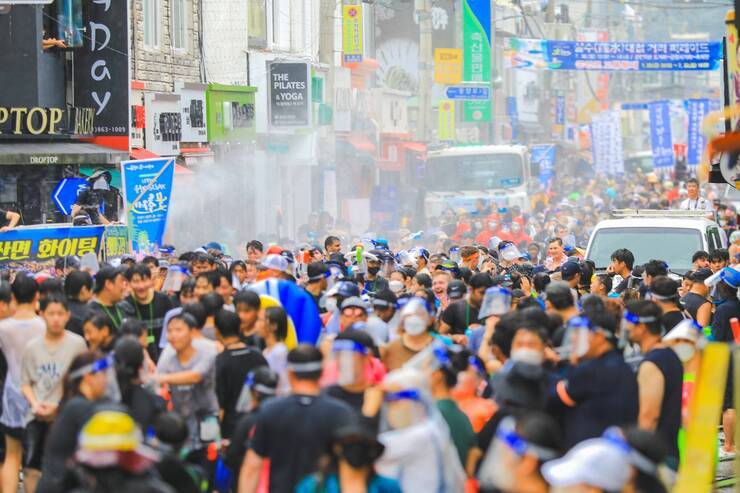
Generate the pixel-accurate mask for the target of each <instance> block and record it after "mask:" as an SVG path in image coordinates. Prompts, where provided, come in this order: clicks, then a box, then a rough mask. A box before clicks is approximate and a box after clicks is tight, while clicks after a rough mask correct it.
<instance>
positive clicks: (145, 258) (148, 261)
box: [141, 255, 159, 267]
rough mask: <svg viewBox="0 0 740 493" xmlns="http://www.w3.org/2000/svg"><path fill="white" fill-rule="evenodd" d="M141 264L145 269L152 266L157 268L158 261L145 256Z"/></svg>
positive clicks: (152, 257) (155, 258) (153, 257)
mask: <svg viewBox="0 0 740 493" xmlns="http://www.w3.org/2000/svg"><path fill="white" fill-rule="evenodd" d="M141 263H142V264H144V265H146V266H147V267H149V266H150V265H152V264H154V265H156V266H159V260H158V259H157V257H155V256H154V255H147V256H146V257H144V258H143V259H142V260H141Z"/></svg>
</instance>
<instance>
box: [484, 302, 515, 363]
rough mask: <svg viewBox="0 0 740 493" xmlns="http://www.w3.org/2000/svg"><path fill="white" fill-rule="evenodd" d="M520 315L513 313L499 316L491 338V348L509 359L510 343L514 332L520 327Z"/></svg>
mask: <svg viewBox="0 0 740 493" xmlns="http://www.w3.org/2000/svg"><path fill="white" fill-rule="evenodd" d="M521 322H522V317H521V313H520V312H517V311H514V312H508V313H504V314H503V315H501V318H500V319H499V321H498V323H497V324H496V330H495V331H494V332H493V335H492V336H491V346H497V347H498V348H499V349H500V350H501V352H502V353H503V355H504V356H506V358H509V357H511V342H512V341H513V340H514V334H515V333H516V330H517V329H518V328H519V327H520V326H521Z"/></svg>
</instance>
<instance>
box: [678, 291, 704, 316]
mask: <svg viewBox="0 0 740 493" xmlns="http://www.w3.org/2000/svg"><path fill="white" fill-rule="evenodd" d="M681 303H683V306H684V308H685V309H686V311H687V312H688V313H689V315H691V318H693V319H694V320H696V314H697V313H699V308H701V307H702V305H704V303H709V300H707V299H706V298H704V297H703V296H699V295H698V294H696V293H686V296H684V297H683V298H681Z"/></svg>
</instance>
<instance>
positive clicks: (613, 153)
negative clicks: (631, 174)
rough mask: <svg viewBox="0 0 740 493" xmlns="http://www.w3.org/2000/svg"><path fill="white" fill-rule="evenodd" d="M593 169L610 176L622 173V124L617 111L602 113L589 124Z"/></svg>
mask: <svg viewBox="0 0 740 493" xmlns="http://www.w3.org/2000/svg"><path fill="white" fill-rule="evenodd" d="M590 133H591V145H592V152H593V158H594V169H595V170H596V171H597V172H601V173H608V174H610V175H614V174H618V173H623V172H624V156H623V153H622V122H621V120H620V117H619V112H617V111H604V112H602V113H599V114H597V115H595V116H594V118H593V123H592V124H591V132H590Z"/></svg>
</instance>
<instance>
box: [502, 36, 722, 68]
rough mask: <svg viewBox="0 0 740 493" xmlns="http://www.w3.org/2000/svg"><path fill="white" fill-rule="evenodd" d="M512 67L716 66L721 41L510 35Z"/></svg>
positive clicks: (719, 55) (718, 61)
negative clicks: (536, 38) (655, 40)
mask: <svg viewBox="0 0 740 493" xmlns="http://www.w3.org/2000/svg"><path fill="white" fill-rule="evenodd" d="M507 58H508V59H509V61H510V64H511V67H512V68H529V67H534V68H545V69H550V70H597V71H618V72H624V71H698V70H716V69H717V68H718V67H719V63H720V61H721V60H722V43H721V42H719V41H680V42H652V41H646V42H611V41H610V42H598V41H554V40H533V39H528V40H521V39H517V38H510V39H509V53H508V56H507Z"/></svg>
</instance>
